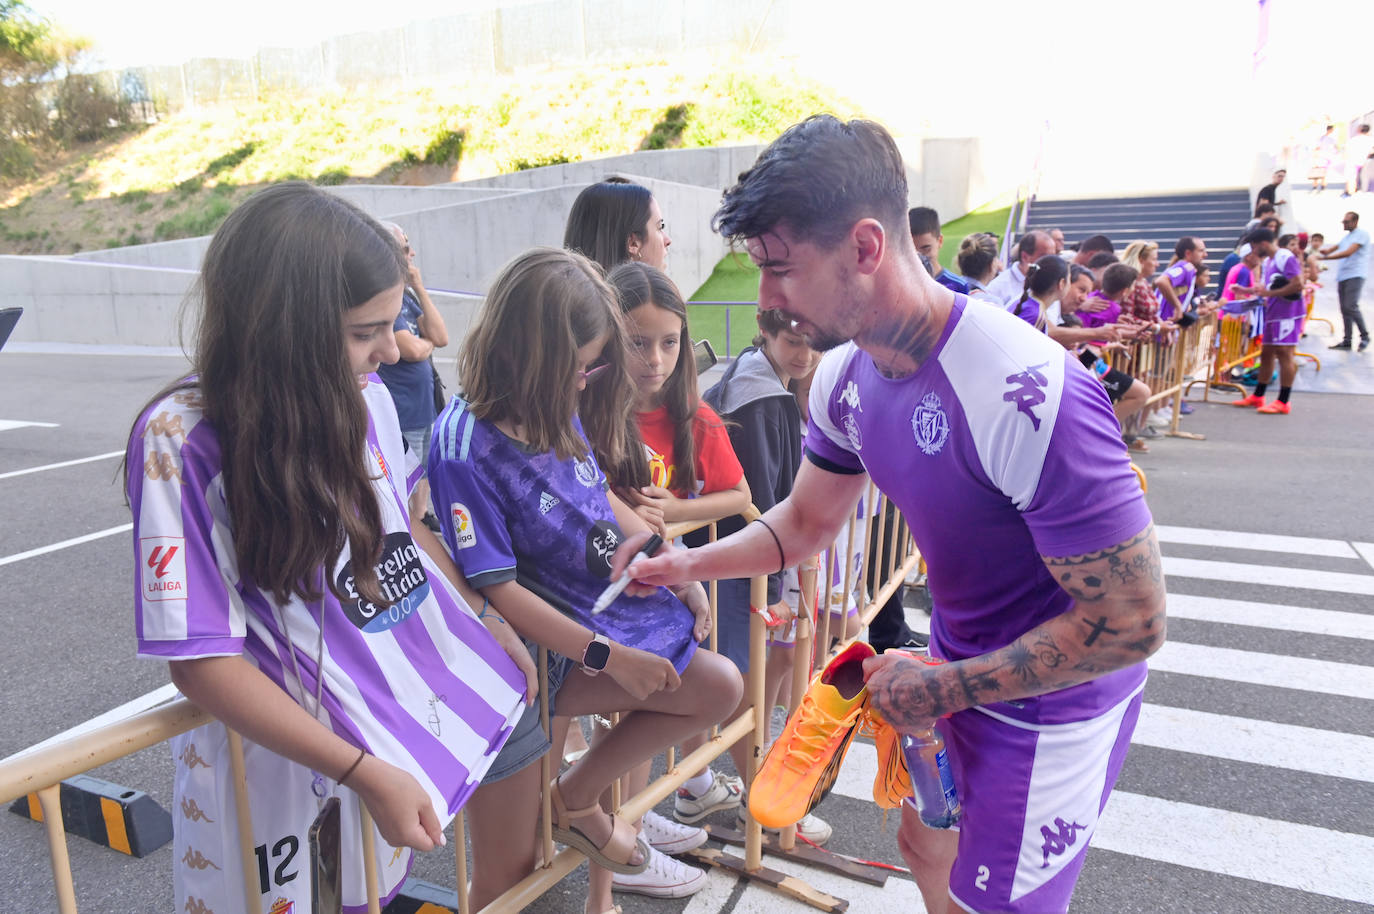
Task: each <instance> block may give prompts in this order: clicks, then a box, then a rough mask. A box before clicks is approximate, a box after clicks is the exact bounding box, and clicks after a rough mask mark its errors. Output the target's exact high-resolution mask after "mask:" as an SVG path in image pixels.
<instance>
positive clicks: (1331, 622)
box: [1168, 593, 1374, 640]
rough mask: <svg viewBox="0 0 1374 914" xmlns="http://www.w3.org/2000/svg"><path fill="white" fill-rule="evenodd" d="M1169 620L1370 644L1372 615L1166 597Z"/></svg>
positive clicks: (1373, 633) (1373, 631) (1373, 624)
mask: <svg viewBox="0 0 1374 914" xmlns="http://www.w3.org/2000/svg"><path fill="white" fill-rule="evenodd" d="M1168 607H1169V618H1171V619H1196V620H1198V621H1201V622H1226V623H1229V624H1231V625H1253V626H1255V627H1257V628H1275V629H1279V630H1281V631H1288V632H1301V633H1303V634H1305V635H1335V636H1337V637H1340V638H1363V639H1365V640H1374V614H1368V613H1347V612H1337V611H1336V610H1330V609H1309V608H1308V607H1306V606H1280V605H1278V604H1276V603H1249V602H1246V601H1245V600H1223V599H1221V598H1219V597H1195V596H1191V595H1189V594H1173V593H1171V594H1169V604H1168Z"/></svg>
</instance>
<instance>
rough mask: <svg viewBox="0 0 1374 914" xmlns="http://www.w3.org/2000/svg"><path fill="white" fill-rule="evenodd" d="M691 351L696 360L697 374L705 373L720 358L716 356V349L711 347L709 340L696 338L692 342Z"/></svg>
mask: <svg viewBox="0 0 1374 914" xmlns="http://www.w3.org/2000/svg"><path fill="white" fill-rule="evenodd" d="M692 353H693V354H694V355H695V356H696V360H697V374H699V375H700V374H705V373H706V372H707V371H709V370H710V368H711V366H713V365H715V364H716V363H717V362H719V361H720V359H718V358H716V351H715V350H714V349H712V348H711V343H710V341H709V340H697V341H696V342H695V343H693V344H692Z"/></svg>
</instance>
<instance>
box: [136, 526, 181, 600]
mask: <svg viewBox="0 0 1374 914" xmlns="http://www.w3.org/2000/svg"><path fill="white" fill-rule="evenodd" d="M139 545H140V555H141V556H142V562H141V565H142V571H143V599H145V600H151V601H154V602H161V601H167V600H185V599H186V540H185V539H183V538H182V537H179V536H145V537H143V538H142V539H140V540H139Z"/></svg>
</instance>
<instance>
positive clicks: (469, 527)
mask: <svg viewBox="0 0 1374 914" xmlns="http://www.w3.org/2000/svg"><path fill="white" fill-rule="evenodd" d="M449 513H450V514H452V516H453V539H454V541H455V542H456V543H457V544H458V548H459V549H471V548H472V547H473V546H476V545H477V530H476V528H475V527H474V526H473V523H472V512H471V511H469V510H468V506H467V505H465V504H463V503H462V502H459V501H455V502H454V503H453V504H451V505H449Z"/></svg>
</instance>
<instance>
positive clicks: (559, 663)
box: [482, 641, 573, 784]
mask: <svg viewBox="0 0 1374 914" xmlns="http://www.w3.org/2000/svg"><path fill="white" fill-rule="evenodd" d="M525 647H526V648H528V649H529V652H530V658H531V659H532V660H534V662H535V666H536V668H537V667H538V665H539V646H538V645H537V644H534V643H533V642H530V641H526V642H525ZM572 668H573V661H572V660H570V659H568V658H567V657H564V656H563V655H562V654H555V653H554V652H553V651H549V718H550V720H552V718H553V715H554V710H553V709H554V706H555V705H556V704H557V696H558V690H559V689H560V688H562V686H563V682H564V680H566V679H567V678H568V673H570V672H571V671H572ZM552 745H553V744H552V743H551V742H550V741H549V737H548V734H546V733H545V732H544V728H543V726H541V725H540V723H539V699H538V698H536V699H535V700H534V701H532V702H530V704H529V707H527V708H525V713H524V714H522V715H520V719H519V720H518V721H516V723H515V729H514V730H513V731H511V735H510V739H508V740H506V744H505V745H504V746H502V747H501V751H500V752H498V753H497V754H496V759H495V761H493V762H492V763H491V767H490V768H489V769H487V775H486V777H484V778H482V783H483V784H491V783H494V782H496V781H500V780H503V779H505V778H508V777H510V776H511V775H512V774H515V773H516V772H518V771H520V770H521V769H523V768H524V767H525V766H526V765H529V764H530V763H531V762H537V761H539V757H540V756H541V755H543V754H544V753H546V752H548V751H549V748H550V747H551V746H552Z"/></svg>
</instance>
